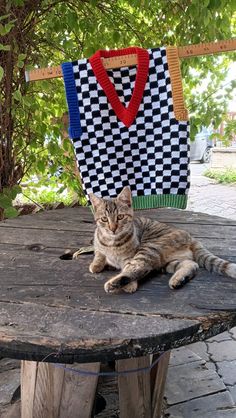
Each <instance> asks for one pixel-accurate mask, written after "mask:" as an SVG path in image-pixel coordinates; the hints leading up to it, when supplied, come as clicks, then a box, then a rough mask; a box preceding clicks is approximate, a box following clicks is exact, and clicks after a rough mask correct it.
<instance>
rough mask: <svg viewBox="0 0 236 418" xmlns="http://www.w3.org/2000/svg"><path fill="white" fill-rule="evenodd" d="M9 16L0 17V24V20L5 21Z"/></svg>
mask: <svg viewBox="0 0 236 418" xmlns="http://www.w3.org/2000/svg"><path fill="white" fill-rule="evenodd" d="M10 16H11V15H10V14H8V15H3V16H0V22H1V20H4V19H7V18H8V17H10Z"/></svg>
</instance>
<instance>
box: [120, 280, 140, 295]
mask: <svg viewBox="0 0 236 418" xmlns="http://www.w3.org/2000/svg"><path fill="white" fill-rule="evenodd" d="M137 289H138V282H137V280H135V281H134V282H131V283H129V284H127V285H126V286H124V287H122V290H123V291H124V292H125V293H134V292H136V290H137Z"/></svg>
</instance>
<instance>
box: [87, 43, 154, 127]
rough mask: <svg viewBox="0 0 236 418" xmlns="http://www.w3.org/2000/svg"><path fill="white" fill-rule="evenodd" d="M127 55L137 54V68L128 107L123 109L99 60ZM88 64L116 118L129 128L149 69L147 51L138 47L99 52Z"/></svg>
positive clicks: (136, 111) (135, 114)
mask: <svg viewBox="0 0 236 418" xmlns="http://www.w3.org/2000/svg"><path fill="white" fill-rule="evenodd" d="M128 54H137V57H138V67H137V74H136V79H135V85H134V90H133V94H132V97H131V100H130V102H129V105H128V106H127V107H125V106H124V105H123V104H122V103H121V101H120V99H119V97H118V94H117V92H116V90H115V87H114V85H113V84H112V82H111V81H110V79H109V77H108V74H107V72H106V70H105V68H104V66H103V64H102V60H101V58H102V57H104V58H110V57H115V56H120V55H128ZM89 62H90V64H91V66H92V69H93V72H94V74H95V76H96V78H97V80H98V82H99V83H100V85H101V87H102V88H103V90H104V92H105V94H106V96H107V98H108V100H109V102H110V104H111V106H112V108H113V110H114V112H115V113H116V115H117V117H118V118H119V119H120V120H121V121H122V122H123V123H124V125H125V126H127V128H129V127H130V126H131V125H132V123H133V121H134V119H135V117H136V116H137V113H138V109H139V106H140V103H141V100H142V98H143V92H144V88H145V84H146V81H147V76H148V69H149V54H148V51H147V50H146V49H142V48H138V47H129V48H124V49H119V50H111V51H104V50H103V51H102V50H100V51H97V52H96V53H95V54H94V55H92V57H90V59H89Z"/></svg>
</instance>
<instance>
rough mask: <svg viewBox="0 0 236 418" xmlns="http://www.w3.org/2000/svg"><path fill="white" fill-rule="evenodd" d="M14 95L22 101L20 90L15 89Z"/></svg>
mask: <svg viewBox="0 0 236 418" xmlns="http://www.w3.org/2000/svg"><path fill="white" fill-rule="evenodd" d="M12 96H13V97H14V99H16V100H18V102H20V101H21V99H22V95H21V92H20V90H16V91H14V93H13V95H12Z"/></svg>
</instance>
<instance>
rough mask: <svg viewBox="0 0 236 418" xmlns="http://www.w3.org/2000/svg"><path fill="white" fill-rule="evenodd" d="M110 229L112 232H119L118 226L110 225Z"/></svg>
mask: <svg viewBox="0 0 236 418" xmlns="http://www.w3.org/2000/svg"><path fill="white" fill-rule="evenodd" d="M109 228H110V230H111V231H112V232H116V230H117V224H110V225H109Z"/></svg>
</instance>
